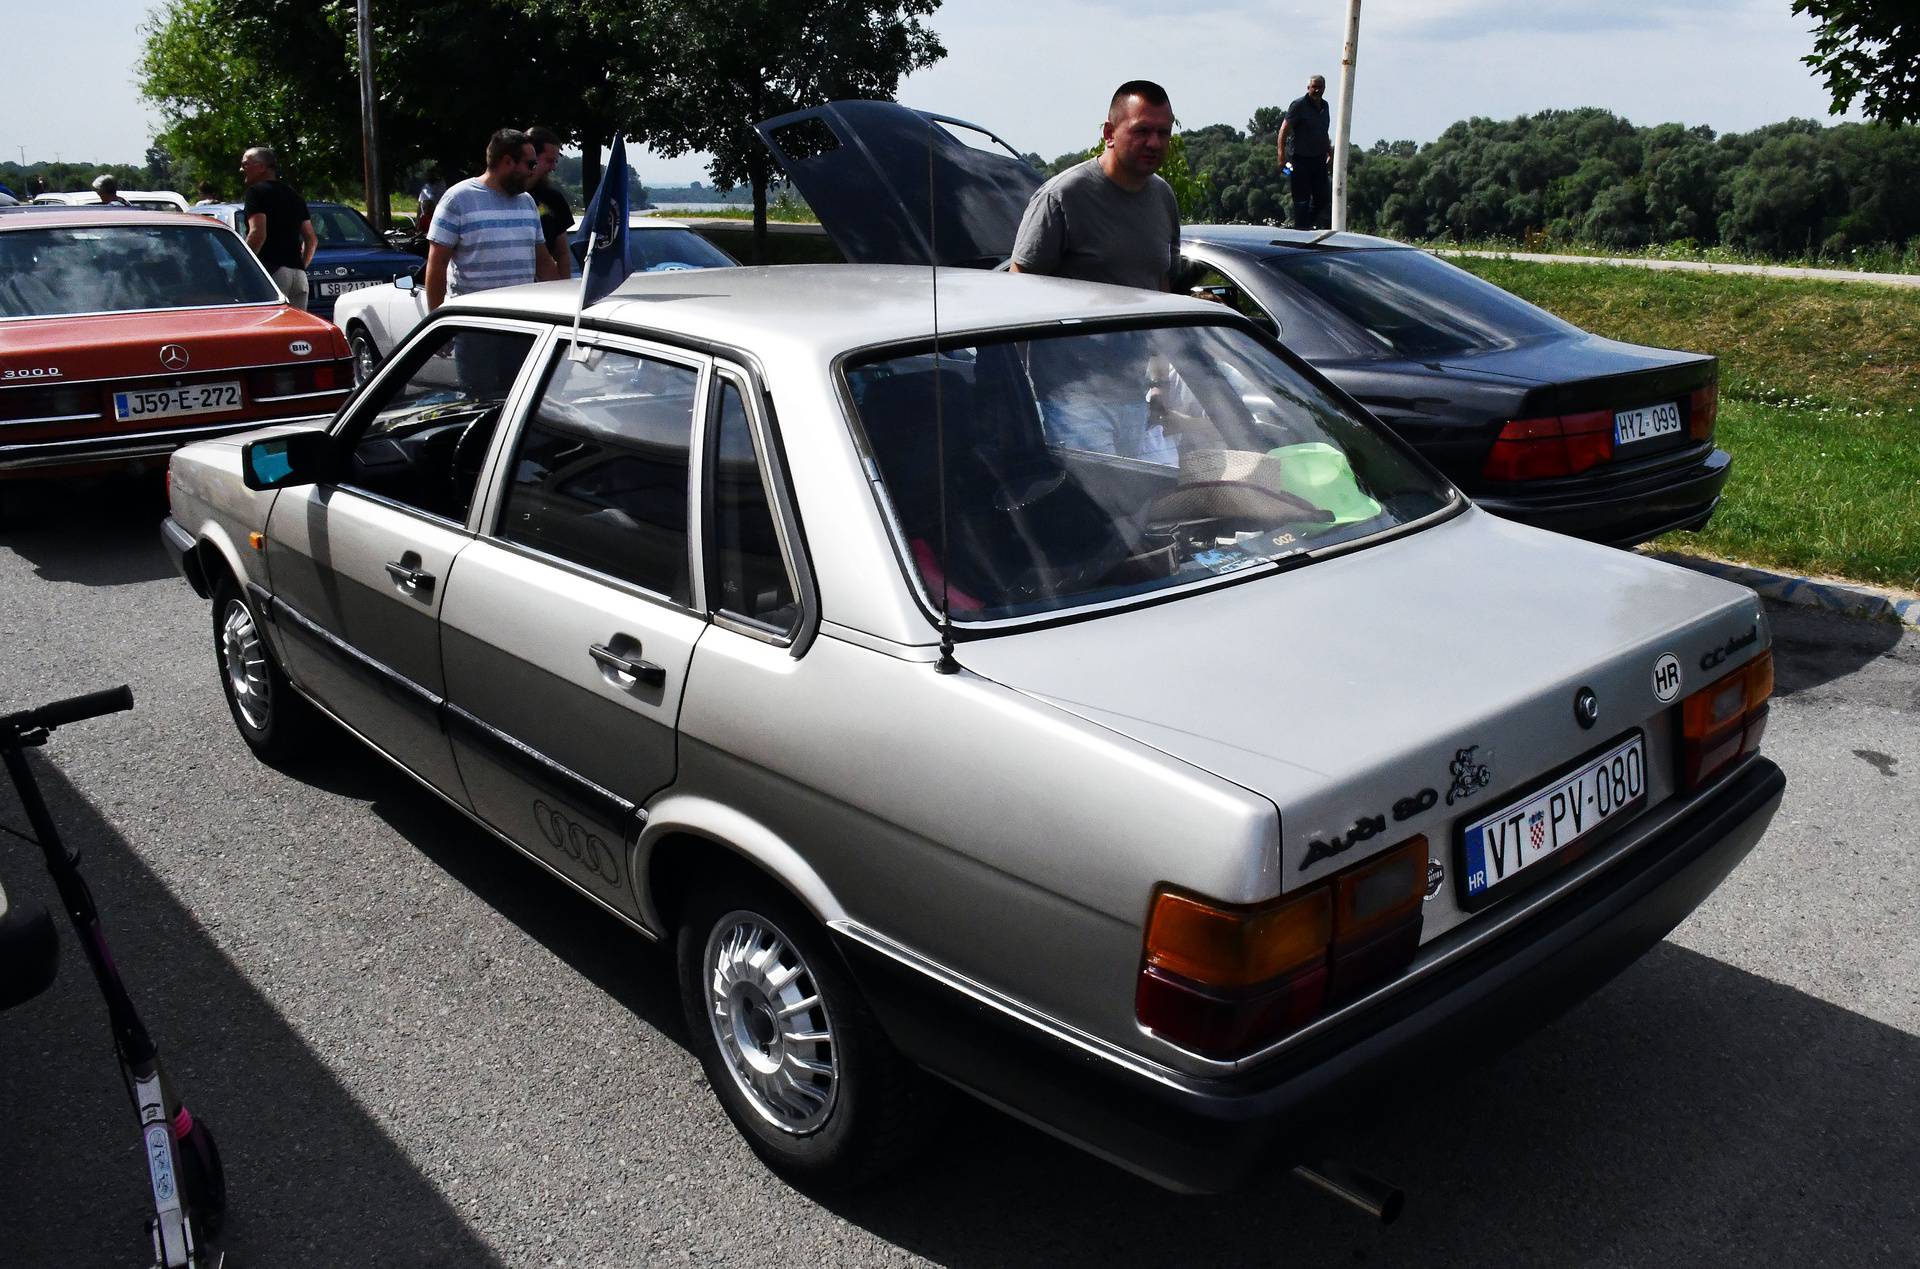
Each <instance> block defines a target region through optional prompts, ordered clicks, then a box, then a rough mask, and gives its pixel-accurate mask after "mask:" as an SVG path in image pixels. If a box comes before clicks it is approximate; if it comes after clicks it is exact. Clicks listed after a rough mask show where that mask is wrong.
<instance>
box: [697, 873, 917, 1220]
mask: <svg viewBox="0 0 1920 1269" xmlns="http://www.w3.org/2000/svg"><path fill="white" fill-rule="evenodd" d="M677 948H678V957H679V966H678V968H679V981H680V1001H681V1005H682V1008H683V1009H684V1010H685V1012H686V1019H687V1029H688V1031H689V1032H690V1033H691V1035H692V1039H693V1051H694V1054H695V1055H696V1056H697V1057H698V1058H699V1059H700V1065H701V1066H702V1067H703V1068H704V1069H705V1071H706V1075H707V1082H708V1083H709V1084H711V1085H712V1086H713V1091H714V1095H715V1096H716V1097H718V1098H719V1099H720V1105H721V1107H722V1108H723V1109H724V1110H725V1111H726V1112H727V1117H728V1118H729V1119H731V1120H732V1121H733V1125H734V1127H735V1128H737V1129H739V1131H740V1135H741V1136H743V1137H745V1138H746V1139H747V1144H748V1145H750V1146H752V1147H753V1151H754V1153H755V1154H757V1155H759V1156H760V1158H761V1160H762V1161H763V1162H765V1163H766V1165H767V1166H768V1167H769V1168H771V1169H773V1171H775V1172H777V1173H779V1174H780V1175H782V1176H784V1177H786V1178H787V1179H788V1180H789V1181H792V1182H793V1183H795V1184H796V1185H800V1186H803V1187H809V1188H815V1189H822V1190H849V1189H856V1188H859V1187H861V1186H863V1185H867V1184H870V1183H871V1182H873V1181H874V1180H876V1179H877V1178H879V1177H880V1176H882V1175H884V1174H887V1173H889V1172H896V1169H897V1165H898V1164H900V1163H901V1162H902V1161H904V1160H905V1159H906V1158H907V1157H908V1156H909V1155H911V1154H912V1153H913V1151H914V1149H915V1148H916V1146H917V1144H918V1137H919V1132H918V1129H919V1127H920V1123H921V1120H922V1118H923V1116H924V1113H925V1110H926V1107H927V1098H926V1094H927V1091H928V1090H927V1089H926V1088H925V1087H924V1085H925V1079H926V1077H925V1076H924V1075H922V1074H921V1072H920V1071H919V1070H918V1069H917V1068H915V1067H913V1066H912V1065H910V1064H909V1063H908V1062H907V1061H906V1060H905V1059H904V1058H902V1057H901V1056H900V1055H899V1053H897V1052H896V1051H895V1050H894V1047H893V1045H892V1043H891V1042H890V1041H889V1040H888V1039H887V1037H886V1035H885V1033H884V1032H882V1031H881V1029H880V1026H879V1024H878V1023H877V1022H876V1021H875V1020H874V1017H873V1015H872V1013H871V1012H870V1011H869V1010H868V1008H867V1005H866V1002H865V1001H864V1000H863V999H862V998H861V996H860V992H859V989H858V988H856V987H855V986H854V983H853V979H852V977H851V976H850V975H849V974H848V972H847V970H846V968H845V966H844V965H843V964H842V963H841V961H840V958H839V955H838V953H836V952H835V951H834V949H833V948H832V947H831V946H830V945H829V944H828V942H827V936H826V932H825V931H824V930H823V929H822V928H821V927H820V925H819V923H818V922H816V921H815V920H814V919H813V917H812V916H811V915H809V914H808V913H807V912H806V911H804V910H803V909H802V908H801V907H800V905H799V904H797V903H795V902H794V901H793V900H792V899H791V898H789V897H788V896H787V895H786V894H784V893H783V892H781V891H779V890H777V889H775V888H774V887H773V886H771V885H769V884H766V883H764V882H760V881H758V880H739V881H732V882H731V883H729V884H716V885H713V886H711V887H708V888H705V889H703V890H701V891H700V892H699V893H697V894H696V895H694V896H693V898H692V900H691V901H690V902H689V903H688V905H687V907H686V917H685V919H684V920H683V921H682V922H681V924H680V929H679V937H678V945H677ZM796 971H797V972H796ZM782 979H785V981H784V982H782V981H781V980H782ZM809 1000H812V1001H814V1002H816V1003H814V1004H812V1005H811V1006H808V1005H807V1002H808V1001H809ZM796 1007H798V1010H799V1011H798V1012H794V1013H792V1014H791V1015H790V1017H789V1019H788V1020H787V1021H788V1025H789V1027H790V1028H791V1029H790V1030H788V1031H786V1032H785V1033H784V1034H781V1033H779V1028H780V1021H779V1020H778V1019H776V1017H775V1013H774V1010H775V1009H783V1010H793V1009H795V1008H796ZM796 1036H804V1037H806V1038H805V1039H800V1040H798V1041H797V1042H796V1039H795V1037H796ZM803 1062H804V1063H807V1064H810V1066H809V1067H807V1068H806V1069H805V1070H804V1073H802V1072H803V1068H802V1065H801V1063H803ZM896 1174H897V1172H896Z"/></svg>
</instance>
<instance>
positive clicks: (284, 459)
mask: <svg viewBox="0 0 1920 1269" xmlns="http://www.w3.org/2000/svg"><path fill="white" fill-rule="evenodd" d="M333 472H334V445H333V437H332V436H330V435H328V434H327V433H325V432H290V433H288V434H287V435H285V436H270V437H268V438H267V439H265V440H260V441H248V442H247V443H246V445H244V446H242V447H241V450H240V479H241V480H242V481H243V482H245V484H246V486H247V488H249V489H258V490H268V489H285V488H287V487H289V486H291V485H315V484H319V483H320V482H322V481H325V480H330V479H332V477H333Z"/></svg>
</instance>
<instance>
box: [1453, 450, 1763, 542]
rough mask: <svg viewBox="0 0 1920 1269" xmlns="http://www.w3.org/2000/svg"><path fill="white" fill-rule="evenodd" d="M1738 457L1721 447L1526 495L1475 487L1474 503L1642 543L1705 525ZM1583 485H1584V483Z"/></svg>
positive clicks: (1534, 521)
mask: <svg viewBox="0 0 1920 1269" xmlns="http://www.w3.org/2000/svg"><path fill="white" fill-rule="evenodd" d="M1732 469H1733V458H1732V456H1731V455H1729V454H1728V453H1727V452H1726V451H1725V450H1723V449H1716V450H1713V451H1712V452H1710V453H1709V454H1707V455H1706V457H1705V458H1703V459H1702V460H1701V461H1699V462H1697V463H1692V464H1689V465H1687V466H1684V467H1680V468H1677V469H1673V468H1669V469H1665V470H1660V471H1654V472H1650V473H1648V474H1647V475H1646V476H1645V477H1643V478H1640V479H1634V480H1613V481H1610V482H1609V483H1607V484H1606V485H1603V486H1597V487H1596V486H1595V485H1593V484H1592V483H1591V482H1584V481H1573V482H1567V483H1566V485H1565V487H1564V488H1562V489H1556V490H1551V491H1546V492H1535V491H1529V492H1528V493H1525V494H1521V495H1510V494H1502V493H1485V494H1482V493H1474V494H1473V495H1472V496H1473V500H1474V502H1475V503H1477V504H1478V505H1480V506H1481V507H1483V508H1485V509H1486V510H1488V511H1491V512H1493V513H1494V514H1495V515H1498V516H1504V517H1505V518H1506V519H1509V520H1518V521H1519V522H1520V523H1522V524H1528V525H1532V526H1533V527H1534V528H1536V529H1548V530H1551V531H1553V532H1555V533H1564V534H1566V535H1568V536H1569V537H1576V538H1585V539H1587V540H1588V541H1590V542H1604V543H1606V544H1607V545H1609V546H1637V545H1639V544H1640V543H1642V542H1649V541H1652V540H1653V539H1654V538H1657V537H1659V536H1660V535H1661V534H1662V533H1669V532H1672V531H1673V530H1676V529H1699V528H1704V527H1705V525H1706V523H1707V521H1708V520H1709V519H1711V518H1712V516H1713V512H1714V508H1716V507H1718V506H1719V505H1720V491H1721V490H1722V489H1723V488H1725V487H1726V483H1727V475H1728V473H1729V472H1730V471H1732ZM1583 486H1584V487H1583Z"/></svg>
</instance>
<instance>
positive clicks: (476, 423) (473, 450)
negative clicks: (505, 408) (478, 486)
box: [447, 405, 500, 497]
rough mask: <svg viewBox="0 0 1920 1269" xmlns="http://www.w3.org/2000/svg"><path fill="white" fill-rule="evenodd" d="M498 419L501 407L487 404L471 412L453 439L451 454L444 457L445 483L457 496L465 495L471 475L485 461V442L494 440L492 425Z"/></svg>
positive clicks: (475, 474)
mask: <svg viewBox="0 0 1920 1269" xmlns="http://www.w3.org/2000/svg"><path fill="white" fill-rule="evenodd" d="M499 418H500V407H499V406H497V405H491V406H488V407H487V408H486V409H484V410H482V411H480V413H478V414H476V415H474V416H473V419H472V421H471V422H469V423H468V424H467V425H466V426H465V427H463V428H461V429H460V435H459V437H457V438H456V439H455V440H454V442H453V453H452V454H450V455H448V457H447V484H448V485H449V486H451V487H452V489H453V492H454V494H455V496H456V497H465V496H467V495H468V491H469V490H470V489H471V487H472V484H473V477H475V476H477V475H479V473H480V468H481V466H482V465H483V464H484V463H485V462H486V457H487V443H488V442H489V441H491V440H492V439H493V425H494V424H495V423H496V422H498V421H499Z"/></svg>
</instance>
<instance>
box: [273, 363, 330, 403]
mask: <svg viewBox="0 0 1920 1269" xmlns="http://www.w3.org/2000/svg"><path fill="white" fill-rule="evenodd" d="M248 377H249V378H250V379H251V381H252V386H253V399H254V400H256V401H260V400H271V399H273V398H275V397H292V396H301V395H303V394H306V393H310V392H343V391H345V390H346V389H345V387H344V386H343V385H344V384H346V383H347V382H349V380H348V379H347V377H346V374H345V372H344V370H343V369H342V367H341V366H340V365H339V364H338V363H336V362H331V361H321V362H306V363H301V364H295V365H288V366H274V367H271V368H268V369H261V370H255V371H252V372H250V374H249V376H248Z"/></svg>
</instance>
